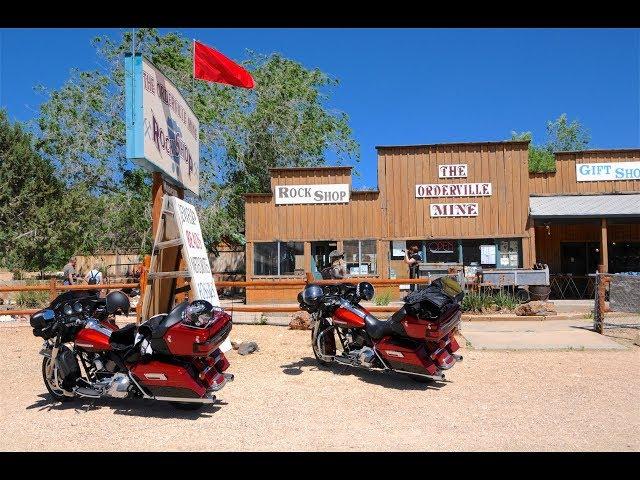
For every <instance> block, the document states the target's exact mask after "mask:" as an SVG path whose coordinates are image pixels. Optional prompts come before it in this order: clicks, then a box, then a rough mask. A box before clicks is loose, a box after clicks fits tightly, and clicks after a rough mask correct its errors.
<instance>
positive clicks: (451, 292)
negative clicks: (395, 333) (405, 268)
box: [404, 277, 464, 319]
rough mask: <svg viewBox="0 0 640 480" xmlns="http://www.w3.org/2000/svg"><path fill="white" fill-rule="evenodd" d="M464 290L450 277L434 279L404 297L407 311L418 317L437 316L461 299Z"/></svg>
mask: <svg viewBox="0 0 640 480" xmlns="http://www.w3.org/2000/svg"><path fill="white" fill-rule="evenodd" d="M463 296H464V292H463V290H462V287H461V286H460V284H459V283H458V282H456V281H455V280H454V279H452V278H450V277H442V278H438V279H436V280H434V281H433V282H432V283H431V284H430V285H428V286H427V287H425V288H423V289H421V290H416V291H415V292H412V293H410V294H409V295H407V296H406V297H405V298H404V302H405V308H406V311H407V313H409V314H410V315H414V316H416V317H418V318H428V319H433V318H438V317H440V316H441V315H443V314H444V313H445V312H446V311H447V310H449V308H450V307H451V306H452V305H454V304H456V303H460V302H461V301H462V297H463Z"/></svg>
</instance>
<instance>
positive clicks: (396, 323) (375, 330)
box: [364, 307, 407, 340]
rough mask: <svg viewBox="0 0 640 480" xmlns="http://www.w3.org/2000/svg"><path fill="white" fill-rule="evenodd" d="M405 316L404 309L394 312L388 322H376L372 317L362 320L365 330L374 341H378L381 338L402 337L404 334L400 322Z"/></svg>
mask: <svg viewBox="0 0 640 480" xmlns="http://www.w3.org/2000/svg"><path fill="white" fill-rule="evenodd" d="M406 316H407V311H406V310H405V308H404V307H402V308H401V309H400V310H398V311H397V312H395V313H394V314H393V315H391V317H389V319H388V320H378V319H377V318H375V317H374V316H373V315H367V316H366V317H365V319H364V324H365V330H366V331H367V333H368V334H369V336H370V337H371V338H373V339H374V340H380V339H381V338H382V337H386V336H389V335H396V336H401V337H404V336H406V332H405V331H404V327H403V326H402V323H400V322H402V320H403V319H404V318H405V317H406Z"/></svg>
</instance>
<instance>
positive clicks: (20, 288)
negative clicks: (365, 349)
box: [0, 276, 431, 315]
mask: <svg viewBox="0 0 640 480" xmlns="http://www.w3.org/2000/svg"><path fill="white" fill-rule="evenodd" d="M358 282H369V283H371V284H372V285H377V286H392V285H406V284H428V283H430V282H431V280H429V279H428V278H396V279H379V278H347V279H344V280H315V279H313V278H311V277H309V276H307V278H301V279H299V280H273V281H267V280H254V281H249V282H231V281H219V282H216V284H215V285H216V288H227V287H237V288H246V287H271V288H274V289H277V288H278V287H279V286H286V287H291V286H299V287H301V288H304V286H305V285H307V284H309V283H315V284H319V285H337V284H340V283H351V284H356V283H358ZM139 287H140V283H104V284H100V285H84V284H82V285H63V284H61V283H58V282H57V281H56V279H55V278H51V280H50V281H49V284H48V285H46V284H45V285H7V286H2V285H0V293H3V292H36V291H48V292H49V298H50V299H51V300H53V299H54V298H55V297H56V296H57V295H58V292H61V291H62V292H65V291H69V290H119V289H123V288H139ZM232 308H233V311H235V312H297V311H299V310H300V309H299V308H298V307H296V306H286V305H282V306H278V305H269V306H264V305H263V306H260V305H233V307H232ZM38 310H39V309H37V308H27V309H21V310H17V309H16V310H0V315H30V314H32V313H35V312H37V311H38ZM368 310H371V311H372V312H395V311H396V310H397V308H396V307H392V306H378V305H376V306H372V307H370V308H368Z"/></svg>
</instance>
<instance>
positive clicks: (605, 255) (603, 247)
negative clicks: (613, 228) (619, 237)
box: [598, 218, 609, 273]
mask: <svg viewBox="0 0 640 480" xmlns="http://www.w3.org/2000/svg"><path fill="white" fill-rule="evenodd" d="M598 271H599V272H601V273H607V272H608V271H609V246H608V241H607V219H606V218H603V219H601V220H600V265H599V266H598Z"/></svg>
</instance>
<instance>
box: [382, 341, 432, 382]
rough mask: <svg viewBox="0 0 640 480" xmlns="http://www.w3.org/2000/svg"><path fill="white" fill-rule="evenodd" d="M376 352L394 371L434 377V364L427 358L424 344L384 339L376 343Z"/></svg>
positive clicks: (427, 354) (427, 353)
mask: <svg viewBox="0 0 640 480" xmlns="http://www.w3.org/2000/svg"><path fill="white" fill-rule="evenodd" d="M376 350H378V352H380V355H382V357H383V358H384V361H385V362H386V363H387V364H389V365H390V366H391V368H393V369H394V370H400V371H402V372H409V373H418V374H421V375H435V374H436V372H437V371H438V367H437V366H436V364H435V363H434V362H433V360H432V359H431V358H429V352H428V351H427V346H426V345H425V344H424V342H420V343H418V342H415V341H411V340H408V339H403V338H395V337H393V338H385V339H383V340H382V341H380V343H378V345H377V346H376Z"/></svg>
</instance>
